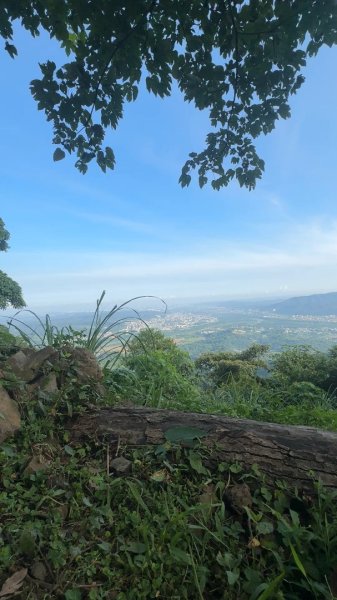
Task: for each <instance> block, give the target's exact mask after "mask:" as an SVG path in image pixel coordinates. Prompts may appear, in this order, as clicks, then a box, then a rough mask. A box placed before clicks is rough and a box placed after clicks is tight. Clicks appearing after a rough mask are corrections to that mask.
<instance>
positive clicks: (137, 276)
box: [0, 30, 337, 311]
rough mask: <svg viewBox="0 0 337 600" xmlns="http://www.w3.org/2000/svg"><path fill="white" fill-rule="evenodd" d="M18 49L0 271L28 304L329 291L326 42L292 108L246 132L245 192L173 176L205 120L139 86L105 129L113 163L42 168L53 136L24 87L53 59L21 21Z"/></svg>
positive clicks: (336, 233)
mask: <svg viewBox="0 0 337 600" xmlns="http://www.w3.org/2000/svg"><path fill="white" fill-rule="evenodd" d="M16 42H17V46H18V51H19V56H18V57H17V58H16V59H15V60H12V59H11V58H10V57H9V56H8V55H7V54H6V53H5V52H2V53H1V55H0V56H1V59H0V60H1V68H2V72H3V78H4V81H6V87H5V88H4V89H3V92H2V95H1V99H0V102H1V114H2V119H1V125H0V127H1V134H2V135H1V138H0V159H1V184H0V185H1V211H0V216H1V217H2V218H3V220H4V221H5V224H6V227H7V229H8V230H9V231H10V233H11V240H10V246H11V248H10V250H9V252H7V253H6V254H5V253H2V255H1V259H2V262H1V269H2V270H4V271H5V272H6V273H8V275H9V276H10V277H12V278H13V279H15V280H16V281H18V282H19V283H20V285H21V286H22V289H23V293H24V297H25V299H26V302H27V304H28V306H29V308H32V309H34V310H46V311H52V310H53V311H54V310H56V309H57V310H60V311H74V310H83V307H84V306H85V307H86V308H85V310H86V309H87V308H88V309H90V307H91V308H92V307H94V306H95V301H96V299H97V298H98V297H99V295H100V293H101V291H102V290H103V289H105V290H106V291H107V301H108V302H110V303H114V302H119V301H123V300H127V299H128V298H131V297H133V296H138V295H147V294H149V295H156V296H161V297H163V298H165V299H166V300H168V301H169V300H170V299H171V300H172V302H173V303H174V302H179V301H180V300H179V299H181V300H184V299H187V298H191V299H193V298H195V299H200V298H223V299H226V298H233V299H234V298H240V297H247V298H249V297H250V298H254V297H261V298H263V297H266V298H269V297H270V298H271V299H273V298H275V297H291V296H295V295H304V294H307V293H308V294H311V293H315V292H317V293H321V292H329V291H334V290H335V289H336V285H335V282H336V281H337V260H336V257H337V204H336V193H335V189H336V185H335V180H334V177H333V173H334V171H335V168H336V158H337V148H336V144H335V140H336V137H337V135H336V134H337V120H335V121H334V120H333V119H331V115H334V113H335V106H336V101H337V81H336V79H334V78H333V77H329V76H328V75H329V74H330V73H333V72H334V68H335V63H336V58H337V49H336V48H335V49H327V48H323V49H322V50H321V52H320V53H319V55H318V57H317V58H315V59H312V60H311V61H310V63H309V67H308V68H307V69H306V70H305V72H304V74H305V76H306V82H305V84H304V85H303V87H302V89H301V90H300V91H299V92H298V94H297V95H296V96H294V97H293V98H292V101H291V106H292V117H291V119H288V120H287V121H280V122H279V123H278V125H277V128H276V130H275V131H274V132H273V133H272V134H271V135H269V136H268V137H266V138H263V139H260V140H258V141H257V146H258V149H259V151H260V153H261V155H262V158H264V159H265V162H266V171H265V174H264V176H263V179H262V180H261V181H260V182H259V183H258V184H257V187H256V189H255V190H254V191H252V192H248V191H246V190H241V189H240V188H239V187H238V185H237V184H232V185H230V186H229V187H228V188H223V189H222V190H221V191H220V192H215V191H213V190H212V189H205V188H204V189H203V190H200V189H199V188H198V186H197V183H196V181H194V182H193V183H192V184H191V186H190V187H189V188H188V189H181V188H180V187H179V185H178V177H179V174H180V168H181V166H182V165H183V164H184V162H185V159H186V158H187V156H188V153H189V152H190V151H193V150H198V149H200V148H201V147H202V145H203V140H204V137H205V135H206V133H207V132H208V131H209V127H208V123H207V118H206V115H204V114H203V113H200V112H199V111H197V110H196V109H195V108H194V107H193V106H190V105H188V104H186V103H184V102H183V99H182V97H181V95H180V93H179V92H178V91H176V92H175V93H174V94H173V96H172V97H171V98H170V99H166V100H165V101H162V100H159V99H156V98H154V97H153V96H150V95H149V94H148V93H147V92H146V91H144V92H143V93H142V94H140V98H139V99H138V100H137V102H136V103H135V104H133V105H129V106H127V107H126V110H125V116H124V119H123V121H122V123H121V125H120V127H119V129H118V130H117V131H116V132H111V133H110V134H109V136H108V140H107V142H108V143H111V145H112V147H113V148H114V150H115V153H116V159H117V164H116V169H115V171H112V172H109V173H107V174H106V175H104V174H103V173H101V172H100V171H99V169H98V168H97V166H96V165H94V164H92V165H90V167H89V172H88V173H87V174H86V175H85V176H83V175H81V174H80V173H78V172H77V171H76V169H75V168H74V166H73V159H72V157H70V158H66V160H64V161H62V162H60V163H53V161H52V154H53V150H54V147H53V146H52V144H51V138H52V131H51V128H50V125H49V124H48V123H47V122H46V120H45V117H44V114H43V113H41V112H38V111H37V108H36V104H35V102H34V100H33V99H32V98H31V96H30V92H29V81H30V80H31V79H33V78H34V77H37V76H39V69H38V62H44V61H45V60H46V59H47V58H53V59H56V62H57V63H60V62H61V60H62V52H61V51H60V50H58V49H57V47H56V45H55V43H54V42H52V41H50V40H49V39H48V38H47V37H46V36H45V35H42V36H41V38H40V39H36V40H34V39H31V38H30V37H29V36H28V34H26V33H25V32H23V31H22V30H18V33H17V36H16Z"/></svg>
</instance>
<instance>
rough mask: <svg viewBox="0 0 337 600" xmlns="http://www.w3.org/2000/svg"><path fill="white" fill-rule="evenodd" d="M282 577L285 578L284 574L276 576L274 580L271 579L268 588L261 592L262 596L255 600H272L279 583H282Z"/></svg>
mask: <svg viewBox="0 0 337 600" xmlns="http://www.w3.org/2000/svg"><path fill="white" fill-rule="evenodd" d="M284 577H285V573H284V572H283V573H281V574H280V575H278V576H277V577H275V579H273V580H272V581H271V582H270V584H269V585H268V587H266V589H265V590H264V591H263V592H262V594H261V595H260V596H259V597H258V599H257V600H273V598H275V595H274V593H275V592H276V590H277V589H278V588H279V586H280V583H281V582H282V581H283V579H284Z"/></svg>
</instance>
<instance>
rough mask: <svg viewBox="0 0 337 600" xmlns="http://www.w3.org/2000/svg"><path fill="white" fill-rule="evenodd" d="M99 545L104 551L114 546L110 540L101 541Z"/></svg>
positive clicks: (108, 550)
mask: <svg viewBox="0 0 337 600" xmlns="http://www.w3.org/2000/svg"><path fill="white" fill-rule="evenodd" d="M98 547H99V548H101V550H103V551H104V552H110V551H111V548H112V546H111V544H109V542H101V543H100V544H98Z"/></svg>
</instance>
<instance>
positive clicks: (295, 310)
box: [270, 292, 337, 315]
mask: <svg viewBox="0 0 337 600" xmlns="http://www.w3.org/2000/svg"><path fill="white" fill-rule="evenodd" d="M270 309H271V310H273V311H274V312H276V313H278V314H282V315H337V292H330V293H328V294H313V295H311V296H298V297H296V298H289V300H283V301H282V302H278V303H277V304H273V305H272V306H270Z"/></svg>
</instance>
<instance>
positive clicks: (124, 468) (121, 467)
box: [110, 456, 132, 474]
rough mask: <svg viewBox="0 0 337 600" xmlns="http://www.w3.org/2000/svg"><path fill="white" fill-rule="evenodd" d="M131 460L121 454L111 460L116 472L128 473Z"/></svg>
mask: <svg viewBox="0 0 337 600" xmlns="http://www.w3.org/2000/svg"><path fill="white" fill-rule="evenodd" d="M131 464H132V463H131V460H128V459H127V458H124V456H119V457H118V458H114V459H113V460H112V461H111V462H110V467H111V468H112V469H113V470H114V471H115V472H116V473H121V474H124V473H128V472H129V471H130V469H131Z"/></svg>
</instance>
